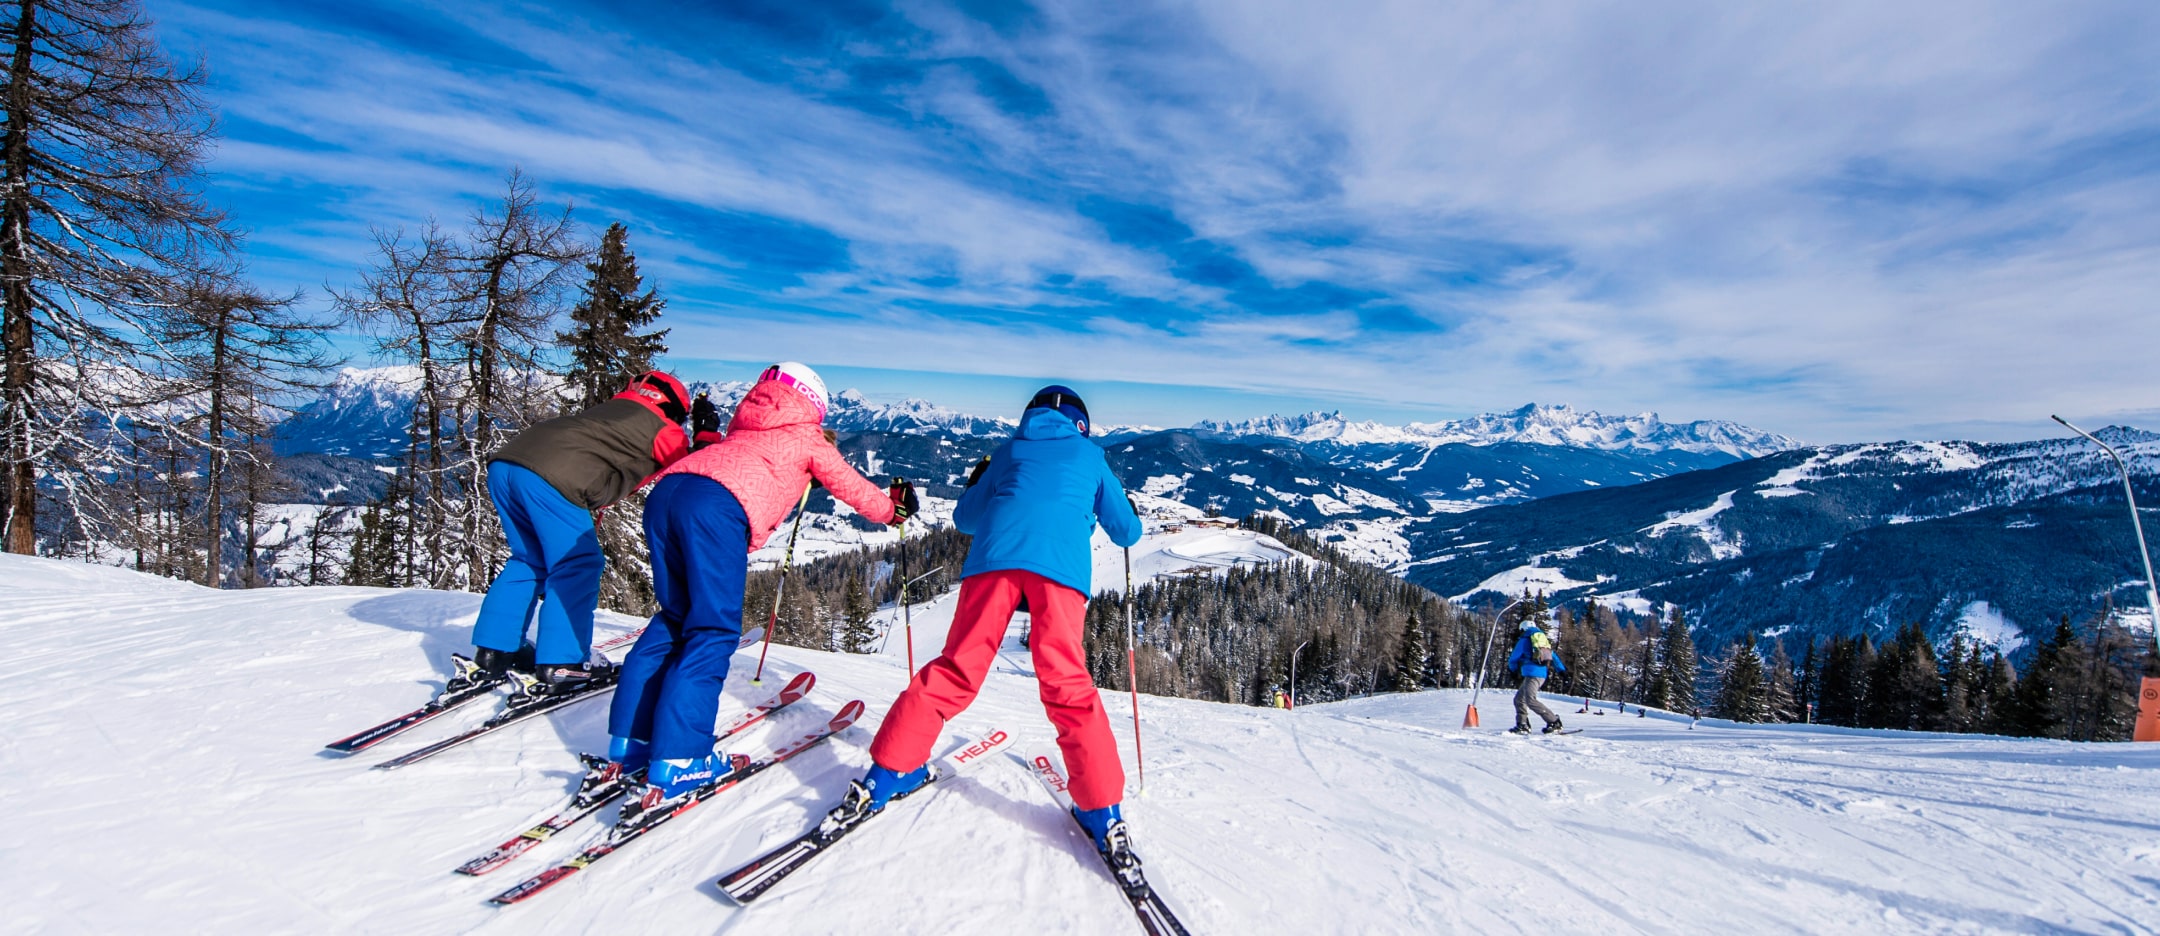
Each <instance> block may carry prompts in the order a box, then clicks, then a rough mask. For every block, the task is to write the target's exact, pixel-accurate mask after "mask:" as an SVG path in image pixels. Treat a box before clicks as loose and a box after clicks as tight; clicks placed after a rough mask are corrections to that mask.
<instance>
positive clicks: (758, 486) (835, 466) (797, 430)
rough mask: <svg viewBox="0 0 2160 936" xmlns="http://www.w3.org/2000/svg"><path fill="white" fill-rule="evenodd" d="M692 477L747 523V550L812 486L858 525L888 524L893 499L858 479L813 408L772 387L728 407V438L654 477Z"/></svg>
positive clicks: (767, 385)
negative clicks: (726, 499) (713, 484)
mask: <svg viewBox="0 0 2160 936" xmlns="http://www.w3.org/2000/svg"><path fill="white" fill-rule="evenodd" d="M672 474H694V475H702V476H704V477H707V478H711V479H713V480H714V481H718V482H720V484H721V486H723V487H725V488H727V489H728V493H730V494H733V495H735V500H737V501H738V502H740V503H741V504H742V508H743V513H744V514H745V515H747V516H748V517H749V518H750V549H751V550H752V551H756V550H757V549H758V548H759V547H762V546H764V545H765V541H766V540H767V539H768V538H770V537H771V536H772V533H773V530H775V529H777V528H778V527H779V526H780V521H782V520H786V519H787V516H788V513H789V512H790V511H792V510H794V509H795V505H796V503H798V502H800V501H801V500H802V495H803V487H804V486H805V485H808V484H809V483H810V479H811V478H813V477H814V478H816V479H818V483H820V484H823V485H825V488H826V490H829V491H831V492H832V494H833V496H834V497H837V498H839V499H840V500H841V501H843V502H845V503H846V504H847V505H848V506H850V507H853V508H855V510H856V511H857V512H859V513H861V514H862V515H863V517H864V519H867V520H869V521H871V522H873V523H891V522H892V519H893V503H892V499H891V498H889V497H886V496H885V492H884V491H881V490H878V487H877V485H875V484H872V483H870V482H869V481H866V480H864V479H863V476H862V475H860V474H858V473H856V471H855V469H854V467H853V466H850V465H849V464H848V463H847V460H846V459H843V458H841V457H840V450H839V449H838V448H835V447H833V444H832V443H831V442H828V441H826V439H825V432H824V430H823V429H820V428H819V427H818V413H817V409H816V407H813V406H811V405H810V401H809V400H807V399H805V398H804V397H803V395H802V394H800V393H797V392H795V391H794V390H792V389H790V388H788V386H787V385H785V384H782V383H779V382H778V381H770V380H768V381H765V382H763V383H760V384H758V385H757V386H755V387H752V388H750V393H749V395H748V396H745V397H743V401H742V402H741V403H739V404H737V405H736V407H735V418H734V419H733V420H732V421H730V422H729V423H728V431H727V436H726V437H725V438H723V439H721V440H720V441H719V442H716V443H714V444H712V445H708V446H705V447H704V448H701V449H698V450H697V451H695V452H692V453H690V455H689V457H687V458H684V459H683V460H681V461H679V462H676V463H675V464H674V465H673V466H671V467H669V468H668V469H667V470H666V471H663V472H661V473H660V477H663V478H664V477H667V476H668V475H672Z"/></svg>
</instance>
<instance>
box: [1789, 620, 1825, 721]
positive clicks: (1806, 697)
mask: <svg viewBox="0 0 2160 936" xmlns="http://www.w3.org/2000/svg"><path fill="white" fill-rule="evenodd" d="M1821 696H1822V658H1821V655H1820V654H1819V653H1818V652H1817V649H1816V644H1815V639H1814V638H1812V637H1810V638H1808V645H1807V656H1805V657H1803V658H1802V659H1801V661H1800V678H1799V680H1798V681H1797V682H1796V683H1795V684H1794V686H1793V708H1794V710H1795V712H1796V713H1797V714H1796V715H1795V716H1794V718H1793V720H1794V721H1797V722H1812V721H1814V720H1815V707H1816V705H1817V704H1818V703H1819V702H1820V701H1821Z"/></svg>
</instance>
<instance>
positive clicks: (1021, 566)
mask: <svg viewBox="0 0 2160 936" xmlns="http://www.w3.org/2000/svg"><path fill="white" fill-rule="evenodd" d="M1087 434H1088V412H1087V405H1086V404H1085V403H1083V402H1081V400H1080V396H1079V395H1078V394H1076V393H1074V392H1073V391H1072V390H1071V389H1069V388H1067V387H1062V386H1055V385H1053V386H1048V387H1044V388H1042V390H1041V391H1039V392H1037V393H1036V394H1035V396H1034V398H1033V399H1030V400H1029V401H1028V405H1027V408H1026V410H1025V411H1024V412H1022V414H1021V416H1020V426H1019V429H1018V430H1017V431H1015V432H1014V433H1013V437H1012V438H1011V439H1009V440H1007V441H1006V442H1005V443H1003V444H1002V445H999V446H998V448H997V450H996V451H995V452H993V453H992V457H991V458H989V459H988V460H987V461H986V463H985V464H983V465H979V466H978V469H979V472H980V473H979V475H978V480H977V482H976V483H975V484H973V485H972V486H970V487H969V488H968V489H967V491H966V492H965V493H963V494H961V496H960V503H959V505H958V506H957V507H955V508H954V509H953V525H954V526H955V527H958V528H959V530H960V532H962V533H967V534H971V535H972V536H974V542H973V543H972V544H971V545H970V546H969V548H968V555H967V562H966V564H965V565H964V566H963V567H962V569H961V576H962V578H961V582H960V600H959V609H958V611H957V612H956V613H955V615H954V617H953V624H952V630H951V631H950V632H949V634H948V635H947V637H946V640H945V650H944V653H943V654H941V655H940V656H939V657H938V658H937V659H935V660H932V661H930V663H929V664H927V665H925V666H924V667H923V668H922V669H921V670H919V671H917V672H916V673H915V676H914V678H913V679H912V680H910V681H909V683H908V687H907V689H906V690H905V691H903V692H901V693H900V697H899V698H898V699H897V700H895V701H894V702H893V705H892V710H891V711H890V712H888V713H887V714H886V716H885V721H884V724H882V725H880V726H879V727H878V733H877V738H876V740H874V741H872V742H871V745H870V758H871V760H872V761H873V762H874V763H873V764H872V766H871V768H870V771H869V773H868V774H866V775H865V776H864V777H863V778H862V779H861V780H860V781H858V782H856V783H855V784H853V785H851V786H850V787H849V789H848V792H847V797H846V799H845V800H843V801H842V803H841V805H840V806H839V808H837V809H835V810H834V814H835V816H836V817H859V816H863V815H868V814H870V813H875V812H877V811H878V810H881V809H884V808H885V805H886V803H888V802H890V801H891V800H892V798H893V797H895V796H901V795H904V794H907V793H909V792H912V791H914V790H915V789H917V788H919V787H921V786H922V785H923V784H924V783H927V782H929V780H930V779H931V778H930V768H929V767H928V766H927V764H926V762H927V761H928V760H929V758H930V750H931V748H932V746H933V745H935V744H936V742H937V737H938V733H939V732H940V731H941V730H943V729H944V727H945V723H946V722H947V721H950V720H951V719H952V718H953V717H955V716H957V715H959V714H960V713H961V712H963V711H966V710H967V707H968V705H969V704H970V703H972V702H974V701H975V695H976V693H977V692H979V691H980V690H981V689H982V684H983V677H984V676H985V675H986V674H987V673H988V672H989V670H990V665H991V663H992V662H993V661H994V660H995V659H996V657H997V650H998V644H999V642H1000V641H1001V640H1002V639H1003V637H1004V634H1005V630H1006V628H1007V627H1008V626H1010V624H1011V622H1012V617H1013V614H1014V613H1015V612H1016V611H1018V610H1019V609H1020V608H1021V607H1022V606H1023V605H1024V606H1026V607H1027V608H1029V609H1030V618H1031V629H1030V631H1029V634H1028V649H1029V651H1030V652H1031V653H1032V654H1033V656H1034V660H1035V678H1036V680H1037V681H1038V682H1039V683H1040V689H1041V694H1042V702H1043V708H1044V709H1045V710H1046V711H1047V713H1048V714H1049V716H1050V721H1051V723H1052V724H1053V725H1055V726H1056V727H1057V736H1058V749H1059V750H1060V751H1061V752H1062V753H1063V754H1064V757H1065V766H1066V768H1067V770H1068V772H1069V774H1070V777H1071V787H1070V789H1071V793H1072V798H1073V803H1074V808H1073V814H1074V815H1075V816H1077V817H1078V818H1079V820H1080V824H1081V825H1082V826H1083V827H1085V828H1086V829H1087V830H1088V833H1089V834H1090V835H1092V836H1093V837H1094V839H1095V847H1096V848H1097V849H1099V850H1101V851H1103V852H1104V853H1105V854H1106V855H1111V856H1113V863H1115V862H1117V861H1119V860H1126V861H1131V862H1135V863H1136V862H1137V858H1136V857H1133V856H1132V855H1131V843H1130V838H1129V837H1128V836H1127V834H1126V831H1125V822H1124V819H1123V818H1122V816H1121V815H1120V812H1119V808H1118V806H1119V803H1120V802H1122V801H1123V800H1124V793H1125V771H1124V768H1123V766H1122V765H1120V764H1119V762H1118V751H1117V742H1116V740H1115V739H1114V738H1112V737H1111V735H1110V718H1109V716H1108V714H1107V713H1105V712H1104V710H1103V705H1102V697H1101V696H1100V695H1099V694H1097V693H1096V691H1095V683H1094V680H1093V679H1092V678H1091V677H1090V676H1089V675H1088V669H1087V656H1086V653H1085V650H1084V649H1083V647H1082V643H1081V640H1082V635H1083V633H1084V631H1085V627H1086V620H1087V602H1088V594H1089V586H1090V584H1091V583H1090V581H1089V577H1090V573H1091V572H1092V570H1093V568H1094V561H1093V553H1092V551H1091V547H1090V546H1089V541H1090V539H1091V538H1092V536H1093V535H1094V531H1095V527H1096V524H1097V523H1100V524H1101V525H1102V528H1103V531H1104V532H1106V533H1108V534H1109V535H1110V540H1111V542H1114V543H1116V544H1118V545H1120V546H1131V545H1132V544H1134V543H1136V542H1139V540H1140V533H1141V526H1140V519H1139V517H1138V516H1136V515H1135V514H1134V512H1133V508H1132V503H1131V502H1130V501H1129V500H1128V499H1127V498H1126V495H1125V489H1124V488H1123V487H1122V486H1121V485H1119V484H1118V480H1117V476H1116V475H1113V474H1111V473H1110V466H1109V464H1108V463H1107V462H1106V461H1105V460H1104V459H1103V452H1102V449H1101V448H1100V447H1098V446H1097V445H1095V444H1094V443H1092V442H1090V441H1088V438H1087Z"/></svg>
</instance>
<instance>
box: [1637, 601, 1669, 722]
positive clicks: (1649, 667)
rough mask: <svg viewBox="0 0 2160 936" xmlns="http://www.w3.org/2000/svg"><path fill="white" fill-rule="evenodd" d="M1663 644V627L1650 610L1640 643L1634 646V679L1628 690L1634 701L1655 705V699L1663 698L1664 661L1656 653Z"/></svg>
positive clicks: (1664, 682) (1655, 613) (1654, 613)
mask: <svg viewBox="0 0 2160 936" xmlns="http://www.w3.org/2000/svg"><path fill="white" fill-rule="evenodd" d="M1664 645H1665V641H1664V633H1663V628H1662V627H1661V626H1660V623H1659V619H1658V615H1657V612H1655V611H1652V612H1651V614H1650V617H1649V619H1648V621H1647V622H1646V623H1645V624H1644V626H1643V635H1642V644H1641V645H1640V646H1638V647H1637V648H1636V653H1635V672H1634V679H1633V683H1632V684H1631V685H1630V686H1629V690H1628V694H1629V695H1631V696H1633V697H1634V699H1635V701H1636V702H1639V703H1642V704H1644V705H1656V704H1658V703H1657V702H1656V701H1654V700H1655V699H1662V698H1664V693H1665V690H1664V686H1665V684H1666V681H1665V674H1664V671H1665V661H1664V658H1663V657H1661V656H1659V654H1658V651H1659V650H1660V649H1661V648H1663V647H1664Z"/></svg>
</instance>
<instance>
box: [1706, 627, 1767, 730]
mask: <svg viewBox="0 0 2160 936" xmlns="http://www.w3.org/2000/svg"><path fill="white" fill-rule="evenodd" d="M1712 711H1713V712H1714V713H1715V714H1716V715H1717V716H1718V717H1719V718H1729V719H1732V720H1733V721H1737V722H1763V721H1769V720H1770V697H1769V685H1768V682H1767V680H1765V679H1764V677H1763V661H1762V657H1761V655H1759V654H1757V653H1756V652H1755V641H1754V639H1753V637H1752V636H1750V637H1746V638H1742V639H1741V640H1740V641H1739V642H1737V643H1735V644H1734V645H1733V648H1732V650H1731V652H1730V653H1728V654H1727V655H1726V658H1725V665H1724V666H1722V667H1720V669H1719V672H1718V695H1717V702H1716V703H1715V705H1714V706H1713V707H1712Z"/></svg>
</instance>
